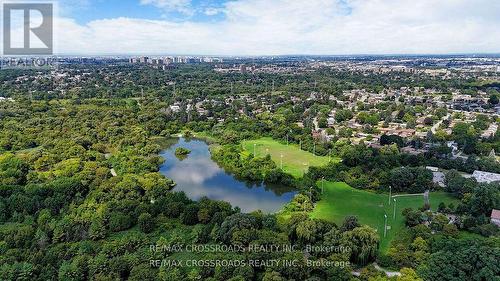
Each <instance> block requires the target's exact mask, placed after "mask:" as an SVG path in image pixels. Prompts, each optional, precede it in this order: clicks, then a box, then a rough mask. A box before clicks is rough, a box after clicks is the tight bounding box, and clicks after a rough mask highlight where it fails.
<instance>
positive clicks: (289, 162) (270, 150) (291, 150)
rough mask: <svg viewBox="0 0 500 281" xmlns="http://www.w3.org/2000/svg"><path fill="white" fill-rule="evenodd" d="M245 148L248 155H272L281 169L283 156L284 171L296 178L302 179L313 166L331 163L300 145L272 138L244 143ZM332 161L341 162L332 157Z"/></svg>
mask: <svg viewBox="0 0 500 281" xmlns="http://www.w3.org/2000/svg"><path fill="white" fill-rule="evenodd" d="M242 144H243V148H244V149H245V152H246V153H248V154H252V153H254V144H255V154H256V155H257V156H260V157H262V156H266V155H267V154H269V155H271V158H272V159H273V161H274V162H275V163H276V165H278V167H281V155H283V170H284V171H285V172H287V173H289V174H291V175H293V176H294V177H296V178H299V177H302V175H303V174H304V172H305V171H307V169H308V168H309V167H311V166H323V165H326V164H327V163H328V161H329V157H328V156H316V155H313V154H312V153H310V152H308V151H304V150H301V149H300V148H299V146H298V145H295V144H289V145H288V146H287V145H286V144H282V143H280V142H278V141H276V140H273V139H272V138H260V139H257V140H249V141H244V142H243V143H242ZM331 161H337V162H338V161H340V159H338V158H335V157H332V158H331Z"/></svg>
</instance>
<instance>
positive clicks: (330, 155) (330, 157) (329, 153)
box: [328, 148, 332, 162]
mask: <svg viewBox="0 0 500 281" xmlns="http://www.w3.org/2000/svg"><path fill="white" fill-rule="evenodd" d="M328 162H332V149H331V148H330V149H328Z"/></svg>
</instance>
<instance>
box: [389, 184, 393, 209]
mask: <svg viewBox="0 0 500 281" xmlns="http://www.w3.org/2000/svg"><path fill="white" fill-rule="evenodd" d="M391 193H392V186H390V185H389V205H391Z"/></svg>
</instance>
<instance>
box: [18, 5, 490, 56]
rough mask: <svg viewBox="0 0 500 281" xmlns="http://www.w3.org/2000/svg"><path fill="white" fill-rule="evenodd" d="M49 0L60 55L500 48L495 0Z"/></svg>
mask: <svg viewBox="0 0 500 281" xmlns="http://www.w3.org/2000/svg"><path fill="white" fill-rule="evenodd" d="M20 1H23V0H20ZM54 1H58V2H59V15H58V17H57V18H56V21H55V22H56V27H57V29H56V38H57V42H56V46H57V48H56V49H57V52H58V53H60V54H89V55H90V54H91V55H99V54H106V55H111V54H117V55H119V54H128V55H138V54H149V55H154V54H158V55H167V54H183V55H184V54H185V55H287V54H314V55H345V54H449V53H500V1H496V0H439V1H436V0H418V1H416V0H54Z"/></svg>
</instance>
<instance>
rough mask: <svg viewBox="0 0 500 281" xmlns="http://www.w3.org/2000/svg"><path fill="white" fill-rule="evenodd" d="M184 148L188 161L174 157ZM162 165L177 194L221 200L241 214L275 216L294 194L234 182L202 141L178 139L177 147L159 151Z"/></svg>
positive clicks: (281, 187)
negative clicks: (212, 157) (187, 152)
mask: <svg viewBox="0 0 500 281" xmlns="http://www.w3.org/2000/svg"><path fill="white" fill-rule="evenodd" d="M178 147H184V148H187V149H189V150H191V153H190V154H189V155H188V157H187V158H185V159H183V160H179V159H178V158H177V157H175V149H176V148H178ZM161 156H162V157H163V158H165V163H163V165H162V166H161V167H160V172H161V173H162V174H164V175H165V176H166V177H168V178H171V179H173V180H174V181H175V182H176V183H177V186H176V187H175V190H176V191H184V192H185V193H186V195H187V196H188V197H189V198H191V199H194V200H198V199H200V198H201V197H203V196H207V197H208V198H211V199H214V200H224V201H227V202H229V203H231V204H232V205H233V206H238V207H240V208H241V210H242V211H243V212H251V211H255V210H262V211H264V212H270V213H271V212H276V211H278V210H279V209H280V208H281V207H282V206H283V205H284V204H286V203H287V202H289V201H290V200H291V199H292V198H293V196H294V195H295V192H294V191H293V190H291V189H290V188H287V187H283V186H274V185H273V186H266V185H264V184H262V185H258V184H253V183H248V182H243V181H240V180H237V179H236V178H235V177H234V176H232V175H230V174H227V173H226V172H225V171H224V170H223V169H221V168H220V167H219V166H218V165H217V163H215V162H214V161H213V160H212V159H211V158H210V151H209V150H208V145H207V144H206V143H205V142H203V141H201V140H189V141H187V140H185V139H184V138H180V139H178V141H177V143H175V144H173V145H172V146H170V147H169V148H168V149H166V150H164V151H162V153H161Z"/></svg>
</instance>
